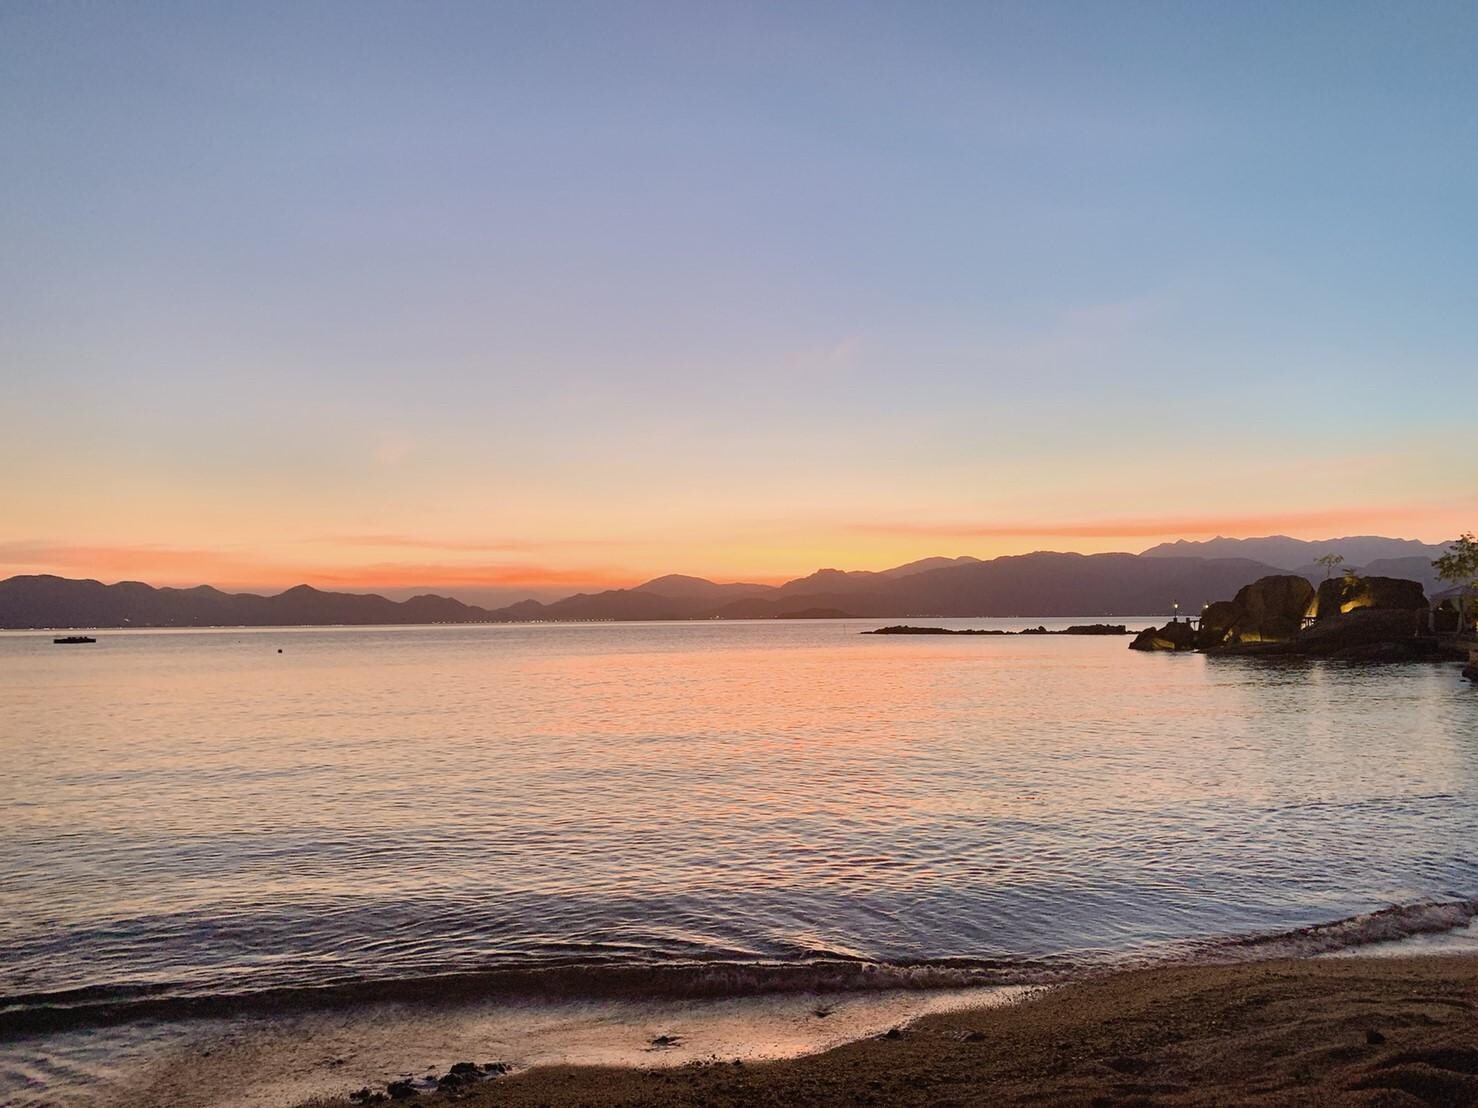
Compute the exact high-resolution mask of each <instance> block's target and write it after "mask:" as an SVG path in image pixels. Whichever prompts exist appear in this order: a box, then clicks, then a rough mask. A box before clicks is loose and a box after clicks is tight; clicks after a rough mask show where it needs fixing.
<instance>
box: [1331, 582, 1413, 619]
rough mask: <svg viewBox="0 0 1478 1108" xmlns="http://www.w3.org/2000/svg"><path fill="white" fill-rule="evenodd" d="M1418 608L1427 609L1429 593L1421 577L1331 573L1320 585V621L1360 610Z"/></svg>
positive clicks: (1405, 609)
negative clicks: (1404, 578)
mask: <svg viewBox="0 0 1478 1108" xmlns="http://www.w3.org/2000/svg"><path fill="white" fill-rule="evenodd" d="M1369 610H1374V611H1391V612H1415V611H1422V612H1425V611H1426V610H1427V594H1426V593H1425V592H1423V591H1422V586H1421V582H1420V581H1407V580H1403V579H1402V578H1400V577H1353V576H1351V577H1331V578H1330V579H1329V580H1328V581H1324V582H1321V583H1320V585H1319V597H1318V610H1317V612H1316V615H1315V618H1316V619H1317V620H1318V621H1319V622H1321V623H1322V622H1324V621H1325V620H1327V619H1333V618H1334V617H1336V616H1340V615H1345V614H1348V613H1350V612H1359V611H1369Z"/></svg>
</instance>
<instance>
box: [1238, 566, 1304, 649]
mask: <svg viewBox="0 0 1478 1108" xmlns="http://www.w3.org/2000/svg"><path fill="white" fill-rule="evenodd" d="M1314 600H1315V593H1314V586H1313V585H1311V584H1309V582H1308V579H1307V578H1304V577H1299V576H1297V575H1295V574H1273V575H1271V576H1268V577H1260V578H1258V579H1257V580H1256V581H1254V582H1252V584H1250V585H1246V586H1244V587H1243V588H1242V589H1241V590H1240V591H1238V593H1237V595H1236V596H1235V597H1234V598H1233V599H1232V602H1231V603H1232V607H1233V608H1234V609H1235V614H1234V616H1233V618H1232V620H1231V622H1230V625H1229V626H1228V628H1227V632H1226V636H1225V638H1224V639H1223V641H1224V642H1225V643H1229V644H1230V643H1259V642H1291V641H1292V640H1293V639H1294V638H1296V637H1297V636H1298V632H1299V628H1301V627H1302V626H1303V620H1304V616H1306V615H1308V614H1309V613H1310V611H1311V610H1312V608H1313V606H1314Z"/></svg>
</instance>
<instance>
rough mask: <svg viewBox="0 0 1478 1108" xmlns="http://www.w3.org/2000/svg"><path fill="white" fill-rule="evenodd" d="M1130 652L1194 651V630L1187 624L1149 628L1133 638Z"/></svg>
mask: <svg viewBox="0 0 1478 1108" xmlns="http://www.w3.org/2000/svg"><path fill="white" fill-rule="evenodd" d="M1129 649H1130V650H1194V649H1196V629H1195V628H1194V627H1192V626H1191V625H1190V624H1189V623H1180V622H1178V621H1177V622H1175V623H1167V624H1165V626H1164V627H1158V628H1156V627H1149V628H1146V629H1145V630H1143V631H1141V632H1140V633H1139V634H1138V635H1136V636H1134V641H1133V642H1132V643H1130V644H1129Z"/></svg>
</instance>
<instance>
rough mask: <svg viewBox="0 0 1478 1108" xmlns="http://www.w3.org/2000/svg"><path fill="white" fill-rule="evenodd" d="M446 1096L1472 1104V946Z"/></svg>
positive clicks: (1139, 976)
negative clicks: (807, 1047) (791, 1049)
mask: <svg viewBox="0 0 1478 1108" xmlns="http://www.w3.org/2000/svg"><path fill="white" fill-rule="evenodd" d="M453 1102H455V1103H459V1104H463V1105H489V1106H491V1105H500V1106H501V1105H507V1106H523V1105H530V1106H531V1105H577V1104H578V1105H617V1104H621V1105H674V1104H692V1105H699V1104H702V1105H709V1106H717V1105H740V1104H785V1105H793V1104H800V1105H805V1104H877V1105H895V1104H899V1105H952V1104H958V1105H964V1104H980V1103H984V1102H991V1103H995V1104H1003V1103H1004V1104H1024V1103H1037V1104H1134V1103H1138V1104H1207V1105H1210V1104H1231V1103H1237V1104H1246V1103H1266V1104H1310V1105H1326V1104H1328V1105H1335V1104H1339V1105H1344V1104H1366V1105H1392V1106H1394V1105H1420V1104H1427V1105H1471V1104H1478V956H1475V955H1461V956H1437V955H1433V956H1424V957H1414V958H1412V957H1403V958H1348V959H1309V960H1299V961H1277V962H1263V963H1257V964H1243V965H1234V966H1196V967H1184V968H1174V969H1153V970H1142V971H1133V972H1128V973H1122V974H1117V975H1113V976H1109V977H1104V978H1101V979H1098V980H1092V981H1086V982H1082V983H1078V984H1073V985H1068V986H1063V987H1061V988H1058V989H1053V990H1050V991H1046V992H1043V993H1040V994H1037V995H1035V996H1033V997H1031V998H1029V999H1026V1000H1024V1001H1021V1002H1020V1003H1017V1004H1012V1005H1009V1006H1007V1007H1003V1008H989V1009H978V1010H974V1011H966V1012H957V1013H951V1014H946V1015H934V1016H928V1017H926V1018H924V1019H922V1020H919V1021H918V1022H916V1023H913V1024H911V1025H909V1026H907V1027H905V1028H902V1029H901V1030H900V1031H898V1032H897V1033H896V1034H890V1035H889V1036H885V1037H880V1038H869V1039H866V1040H863V1041H859V1042H853V1043H848V1044H846V1045H843V1046H840V1047H837V1048H836V1049H833V1050H829V1051H827V1052H825V1053H822V1054H815V1055H810V1056H807V1057H803V1058H795V1059H790V1060H787V1061H777V1062H764V1063H749V1064H741V1065H735V1064H733V1063H731V1062H719V1063H709V1064H696V1065H686V1066H679V1067H653V1068H629V1067H628V1068H614V1067H571V1066H548V1067H538V1068H534V1069H531V1070H527V1071H525V1072H522V1073H516V1074H514V1075H512V1076H507V1077H495V1078H491V1079H488V1080H486V1081H482V1082H480V1083H478V1084H476V1085H473V1086H470V1087H467V1088H463V1089H458V1090H454V1091H451V1092H436V1093H431V1094H424V1095H420V1096H418V1097H416V1098H415V1099H414V1100H413V1101H410V1102H409V1103H421V1104H427V1105H431V1104H442V1103H453ZM312 1103H313V1104H315V1105H333V1106H334V1108H340V1106H347V1105H349V1104H350V1103H351V1102H350V1101H348V1100H342V1101H314V1102H312Z"/></svg>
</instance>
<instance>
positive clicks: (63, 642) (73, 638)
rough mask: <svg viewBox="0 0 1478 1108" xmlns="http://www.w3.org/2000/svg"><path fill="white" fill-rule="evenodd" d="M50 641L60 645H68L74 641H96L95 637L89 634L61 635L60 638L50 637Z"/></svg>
mask: <svg viewBox="0 0 1478 1108" xmlns="http://www.w3.org/2000/svg"><path fill="white" fill-rule="evenodd" d="M51 641H52V642H54V643H57V644H59V645H61V646H70V645H71V644H72V643H75V642H97V639H94V638H92V637H91V636H89V635H63V636H62V637H61V638H59V639H52V640H51Z"/></svg>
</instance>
